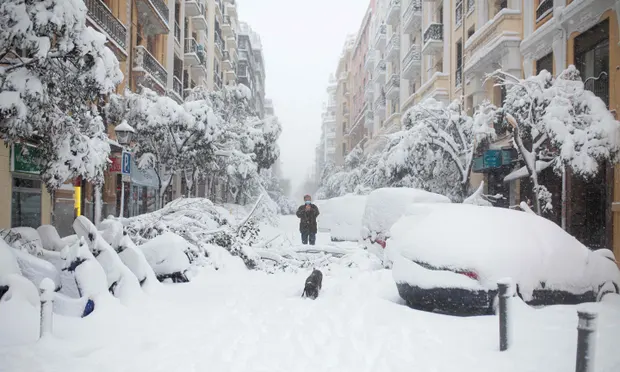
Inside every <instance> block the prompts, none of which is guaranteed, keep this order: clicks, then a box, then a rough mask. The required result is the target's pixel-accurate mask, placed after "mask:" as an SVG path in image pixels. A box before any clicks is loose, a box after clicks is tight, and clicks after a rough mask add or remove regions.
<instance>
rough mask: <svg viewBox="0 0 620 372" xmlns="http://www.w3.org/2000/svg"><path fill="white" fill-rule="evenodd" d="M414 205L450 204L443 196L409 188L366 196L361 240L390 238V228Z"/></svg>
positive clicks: (383, 191) (384, 190)
mask: <svg viewBox="0 0 620 372" xmlns="http://www.w3.org/2000/svg"><path fill="white" fill-rule="evenodd" d="M415 203H450V199H448V198H447V197H445V196H443V195H439V194H434V193H431V192H428V191H424V190H418V189H411V188H405V187H403V188H383V189H377V190H375V191H373V192H371V193H370V194H369V195H368V200H367V201H366V208H365V209H364V217H363V218H362V233H361V234H362V238H363V239H368V238H370V239H371V240H375V239H376V238H377V236H378V235H379V234H380V235H381V237H382V238H383V239H386V238H389V237H390V228H391V227H392V225H393V224H394V223H395V222H396V221H397V220H398V219H399V218H400V217H402V216H403V215H405V214H406V212H407V209H408V208H409V207H410V206H411V205H412V204H415Z"/></svg>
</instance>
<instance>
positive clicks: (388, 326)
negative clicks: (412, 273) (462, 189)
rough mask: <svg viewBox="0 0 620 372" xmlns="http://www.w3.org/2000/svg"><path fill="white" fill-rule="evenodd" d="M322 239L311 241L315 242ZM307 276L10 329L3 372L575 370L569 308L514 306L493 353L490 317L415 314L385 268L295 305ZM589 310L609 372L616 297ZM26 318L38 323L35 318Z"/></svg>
mask: <svg viewBox="0 0 620 372" xmlns="http://www.w3.org/2000/svg"><path fill="white" fill-rule="evenodd" d="M296 223H297V220H296V218H295V217H292V216H285V217H281V224H280V228H281V229H282V231H280V232H284V233H286V234H287V235H288V236H289V239H291V241H293V242H297V241H298V239H299V237H298V234H297V233H296V229H297V224H296ZM277 232H278V231H277V229H273V230H271V231H265V232H264V233H265V234H272V233H277ZM328 241H329V238H328V235H327V234H319V243H328ZM338 244H352V243H338ZM364 257H365V256H364V255H360V257H358V258H357V260H358V261H359V260H363V259H364ZM368 259H369V260H370V257H368ZM240 266H242V265H240ZM359 266H360V267H364V266H366V267H372V265H359ZM308 273H309V271H304V272H299V273H294V274H293V273H277V274H266V273H263V272H259V271H248V270H246V269H245V268H241V267H239V268H237V267H235V266H230V267H226V268H224V269H221V270H218V271H216V270H213V269H204V271H202V272H201V273H199V274H198V276H197V277H196V278H194V279H193V280H192V282H190V283H187V284H170V285H165V286H163V287H162V288H161V289H160V290H159V291H158V292H156V293H154V294H150V295H147V296H145V298H144V299H143V300H142V301H141V302H140V303H136V304H132V305H130V306H123V305H120V304H113V305H110V306H109V307H106V308H105V311H99V312H98V311H95V313H93V314H92V315H91V316H89V317H86V318H64V317H61V316H56V317H55V318H54V332H53V333H54V334H53V336H51V337H48V338H46V339H43V340H41V341H36V338H37V333H38V328H37V327H32V328H31V329H23V328H21V327H19V325H18V324H16V325H15V328H16V329H14V331H15V333H16V334H19V338H20V339H21V341H22V344H20V345H11V346H6V345H3V346H1V347H0V361H2V362H1V363H0V370H2V371H63V372H68V371H132V372H135V371H206V370H209V371H244V372H248V371H288V372H290V371H411V370H423V371H454V370H461V371H469V370H472V371H473V370H476V371H520V372H522V371H540V370H545V371H571V370H574V363H575V348H576V337H577V330H576V325H577V315H576V309H577V307H573V306H553V307H548V308H545V309H541V310H535V309H532V308H528V307H526V306H525V305H518V306H516V307H515V327H514V343H513V348H511V350H509V351H508V352H504V353H500V352H499V351H498V330H497V329H498V325H497V317H494V316H486V317H471V318H459V317H450V316H444V315H438V314H433V313H425V312H420V311H416V310H412V309H410V308H408V307H406V306H404V305H403V303H402V300H401V299H400V297H399V295H398V292H397V290H396V286H395V284H394V280H393V278H392V274H391V272H390V271H389V270H384V269H380V270H370V269H359V268H348V267H344V266H343V265H335V264H332V265H331V266H329V267H327V268H324V269H323V273H324V280H323V290H322V291H321V294H320V296H319V298H318V299H317V300H316V301H312V300H307V299H302V298H301V292H302V289H303V283H304V280H305V278H306V276H307V275H308ZM588 306H592V307H594V308H596V309H598V310H599V312H600V318H599V331H600V332H599V338H598V341H597V350H596V351H597V354H596V358H597V371H608V372H612V371H618V369H619V368H620V355H618V353H617V350H616V349H617V341H618V338H617V337H618V336H617V335H618V334H620V297H618V296H615V295H614V296H608V298H607V300H606V301H605V302H603V303H602V304H591V305H588ZM16 310H17V309H16ZM23 318H31V320H34V321H32V322H30V323H29V324H32V325H36V324H37V322H36V320H37V319H38V314H36V313H35V312H34V311H31V312H30V313H26V314H23ZM2 331H3V332H7V329H3V330H2ZM9 336H11V335H9ZM12 337H13V336H11V337H7V338H5V337H2V338H0V342H2V341H1V340H2V339H10V338H12Z"/></svg>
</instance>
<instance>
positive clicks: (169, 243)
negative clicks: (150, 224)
mask: <svg viewBox="0 0 620 372" xmlns="http://www.w3.org/2000/svg"><path fill="white" fill-rule="evenodd" d="M190 245H191V244H190V243H189V242H188V241H187V240H185V239H183V238H182V237H181V236H179V235H177V234H175V233H171V232H166V233H163V234H162V235H159V236H157V237H155V238H153V239H151V240H149V241H147V242H146V243H144V244H142V245H141V246H140V247H139V248H140V250H141V251H142V253H144V256H145V257H146V260H147V262H148V263H149V265H151V267H152V268H153V271H154V272H155V275H157V279H159V281H161V282H163V281H167V280H171V281H172V282H173V283H185V282H188V281H189V279H188V278H187V271H188V270H189V268H190V259H189V255H188V253H187V252H189V251H191V249H192V248H190V247H188V246H190ZM193 249H195V247H194V248H193Z"/></svg>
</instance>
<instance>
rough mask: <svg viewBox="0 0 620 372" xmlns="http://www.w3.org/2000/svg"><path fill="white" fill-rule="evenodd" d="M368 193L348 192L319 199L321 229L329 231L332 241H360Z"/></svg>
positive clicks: (319, 223)
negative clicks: (343, 194) (334, 196)
mask: <svg viewBox="0 0 620 372" xmlns="http://www.w3.org/2000/svg"><path fill="white" fill-rule="evenodd" d="M367 198H368V197H367V196H366V195H354V194H347V195H345V196H340V197H337V198H332V199H326V200H318V201H317V202H316V205H317V206H318V207H319V211H320V213H321V214H320V215H319V218H318V219H317V224H318V228H319V231H329V233H330V235H331V240H332V241H354V242H356V241H358V240H359V239H360V230H361V228H362V216H363V215H364V208H366V199H367Z"/></svg>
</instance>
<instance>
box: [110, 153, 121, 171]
mask: <svg viewBox="0 0 620 372" xmlns="http://www.w3.org/2000/svg"><path fill="white" fill-rule="evenodd" d="M110 160H111V161H112V164H110V168H109V170H108V171H109V172H110V173H120V172H121V158H119V157H118V156H115V157H113V158H110Z"/></svg>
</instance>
